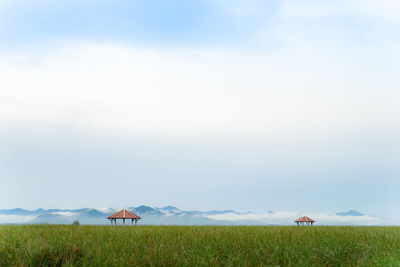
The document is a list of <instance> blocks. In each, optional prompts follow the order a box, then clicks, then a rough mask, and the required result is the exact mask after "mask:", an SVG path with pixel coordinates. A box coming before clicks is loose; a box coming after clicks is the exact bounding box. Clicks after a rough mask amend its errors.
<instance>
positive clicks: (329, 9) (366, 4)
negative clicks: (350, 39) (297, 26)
mask: <svg viewBox="0 0 400 267" xmlns="http://www.w3.org/2000/svg"><path fill="white" fill-rule="evenodd" d="M279 14H280V16H281V17H282V18H284V19H296V18H301V19H307V20H314V19H320V18H324V17H329V16H347V15H350V16H351V15H366V16H374V17H380V18H384V19H389V20H396V21H399V18H400V17H399V15H400V2H399V1H396V0H350V1H346V0H338V1H318V0H305V1H296V0H285V1H283V5H282V9H281V11H280V13H279Z"/></svg>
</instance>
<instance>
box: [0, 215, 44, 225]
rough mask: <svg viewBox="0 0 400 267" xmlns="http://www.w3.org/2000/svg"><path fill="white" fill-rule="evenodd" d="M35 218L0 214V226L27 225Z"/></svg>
mask: <svg viewBox="0 0 400 267" xmlns="http://www.w3.org/2000/svg"><path fill="white" fill-rule="evenodd" d="M36 217H37V216H22V215H4V214H0V224H8V223H29V222H30V221H32V220H33V219H35V218H36Z"/></svg>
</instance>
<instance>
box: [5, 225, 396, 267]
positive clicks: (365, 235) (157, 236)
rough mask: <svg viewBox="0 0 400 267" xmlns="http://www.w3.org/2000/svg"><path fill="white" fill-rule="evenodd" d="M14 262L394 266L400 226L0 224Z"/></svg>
mask: <svg viewBox="0 0 400 267" xmlns="http://www.w3.org/2000/svg"><path fill="white" fill-rule="evenodd" d="M14 265H18V266H42V265H51V266H62V265H67V266H68V265H69V266H89V265H91V266H93V265H97V266H115V265H116V266H221V265H225V266H266V265H271V266H307V265H320V266H327V265H328V266H354V265H362V266H400V228H396V227H274V226H271V227H246V226H240V227H235V226H232V227H223V226H136V227H135V226H125V227H111V226H69V225H68V226H67V225H25V226H0V266H14Z"/></svg>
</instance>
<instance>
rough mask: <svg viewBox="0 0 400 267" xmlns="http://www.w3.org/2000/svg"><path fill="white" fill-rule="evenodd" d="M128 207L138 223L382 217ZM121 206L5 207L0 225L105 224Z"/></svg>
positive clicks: (337, 221)
mask: <svg viewBox="0 0 400 267" xmlns="http://www.w3.org/2000/svg"><path fill="white" fill-rule="evenodd" d="M127 209H128V210H130V211H132V212H133V213H135V214H137V215H139V216H141V217H142V219H141V220H140V221H139V224H151V225H292V224H293V221H294V220H295V219H297V218H299V217H301V216H302V215H308V216H311V217H312V218H314V219H315V220H316V221H317V223H319V224H323V225H332V224H333V225H377V224H379V223H381V220H380V219H379V218H377V217H374V216H368V215H364V214H362V213H360V212H358V211H355V210H350V211H347V212H338V213H336V214H325V213H311V214H310V213H308V214H304V213H297V212H284V211H280V212H272V211H267V212H265V213H252V212H237V211H234V210H211V211H196V210H193V211H186V210H181V209H179V208H177V207H173V206H166V207H162V208H157V207H149V206H138V207H128V208H127ZM118 210H120V209H113V208H82V209H37V210H25V209H20V208H16V209H7V210H0V224H21V223H24V224H71V223H72V222H73V221H75V220H78V221H79V222H80V223H81V224H96V225H104V224H108V223H109V222H108V220H107V216H109V215H111V214H113V213H115V212H117V211H118Z"/></svg>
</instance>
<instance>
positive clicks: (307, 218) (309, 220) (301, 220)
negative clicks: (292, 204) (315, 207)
mask: <svg viewBox="0 0 400 267" xmlns="http://www.w3.org/2000/svg"><path fill="white" fill-rule="evenodd" d="M295 222H315V221H314V220H313V219H311V218H309V217H307V216H303V217H301V218H299V219H297V220H296V221H295Z"/></svg>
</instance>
